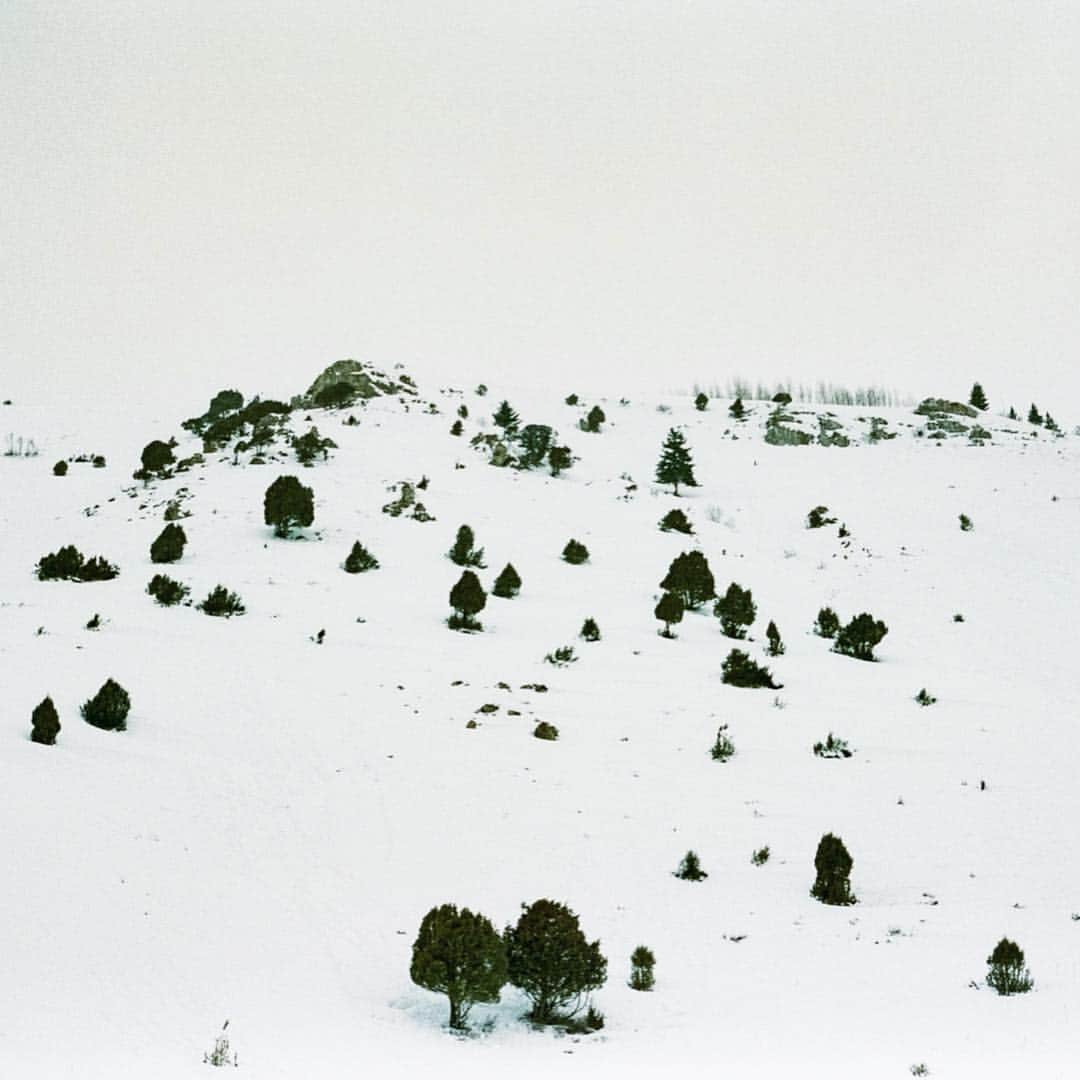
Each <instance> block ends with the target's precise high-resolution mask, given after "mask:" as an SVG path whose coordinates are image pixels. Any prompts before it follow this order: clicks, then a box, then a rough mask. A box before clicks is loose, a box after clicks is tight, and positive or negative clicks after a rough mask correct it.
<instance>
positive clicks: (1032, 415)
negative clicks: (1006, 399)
mask: <svg viewBox="0 0 1080 1080" xmlns="http://www.w3.org/2000/svg"><path fill="white" fill-rule="evenodd" d="M1027 418H1028V423H1029V424H1041V423H1042V422H1043V421H1042V417H1041V416H1040V415H1039V410H1038V409H1036V408H1035V403H1034V402H1032V403H1031V408H1030V409H1028V416H1027Z"/></svg>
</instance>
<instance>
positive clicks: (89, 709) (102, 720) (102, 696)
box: [79, 679, 131, 731]
mask: <svg viewBox="0 0 1080 1080" xmlns="http://www.w3.org/2000/svg"><path fill="white" fill-rule="evenodd" d="M130 709H131V698H129V697H128V692H127V691H126V690H125V689H124V688H123V687H122V686H121V685H120V684H119V683H118V682H114V681H113V680H112V679H107V680H106V681H105V683H104V685H103V686H102V687H101V689H100V690H99V691H98V692H97V693H96V694H95V695H94V696H93V697H92V698H91V699H90V700H89V701H87V702H85V703H84V704H83V706H82V708H81V709H80V710H79V711H80V713H81V715H82V718H83V719H84V720H85V721H86V722H87V723H88V724H90V725H92V726H93V727H96V728H101V729H102V730H103V731H126V730H127V715H128V712H129V710H130Z"/></svg>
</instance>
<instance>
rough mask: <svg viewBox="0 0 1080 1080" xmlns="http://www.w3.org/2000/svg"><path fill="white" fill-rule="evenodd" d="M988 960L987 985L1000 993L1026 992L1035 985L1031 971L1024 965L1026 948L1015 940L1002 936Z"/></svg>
mask: <svg viewBox="0 0 1080 1080" xmlns="http://www.w3.org/2000/svg"><path fill="white" fill-rule="evenodd" d="M986 962H987V963H988V964H989V965H990V972H989V974H988V975H987V976H986V982H987V985H989V986H992V987H993V988H994V989H995V990H996V991H997V992H998V993H999V994H1006V995H1007V994H1026V993H1027V992H1028V991H1029V990H1030V989H1031V988H1032V986H1034V985H1035V984H1034V983H1033V982H1032V981H1031V972H1030V971H1028V969H1027V968H1026V967H1024V950H1023V949H1021V948H1020V946H1019V945H1017V944H1016V942H1015V941H1010V940H1009V939H1008V938H1002V939H1001V940H1000V941H999V942H998V943H997V945H995V946H994V951H993V952H992V953H991V954H990V955H989V956H988V957H987V958H986Z"/></svg>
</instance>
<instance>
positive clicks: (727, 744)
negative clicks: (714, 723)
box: [709, 724, 735, 761]
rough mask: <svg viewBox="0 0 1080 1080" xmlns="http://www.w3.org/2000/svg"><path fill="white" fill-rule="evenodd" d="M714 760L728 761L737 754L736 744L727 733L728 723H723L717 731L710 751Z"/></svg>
mask: <svg viewBox="0 0 1080 1080" xmlns="http://www.w3.org/2000/svg"><path fill="white" fill-rule="evenodd" d="M709 753H710V754H711V756H712V759H713V761H727V760H729V759H730V758H732V757H734V756H735V744H734V743H733V742H732V741H731V736H730V735H728V733H727V724H721V725H720V727H719V728H718V729H717V732H716V740H715V742H713V744H712V749H711V750H710V751H709Z"/></svg>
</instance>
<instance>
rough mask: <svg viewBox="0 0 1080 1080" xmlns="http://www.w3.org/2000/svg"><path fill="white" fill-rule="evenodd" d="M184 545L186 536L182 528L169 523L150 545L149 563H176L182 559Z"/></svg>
mask: <svg viewBox="0 0 1080 1080" xmlns="http://www.w3.org/2000/svg"><path fill="white" fill-rule="evenodd" d="M186 543H187V534H186V533H185V532H184V527H183V526H182V525H177V524H175V523H174V522H170V523H169V524H168V525H166V526H165V528H164V529H162V530H161V533H160V535H159V536H158V538H157V539H156V540H155V541H154V542H153V543H152V544H151V545H150V561H151V562H154V563H174V562H178V561H179V560H180V559H181V558H183V555H184V545H185V544H186Z"/></svg>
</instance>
